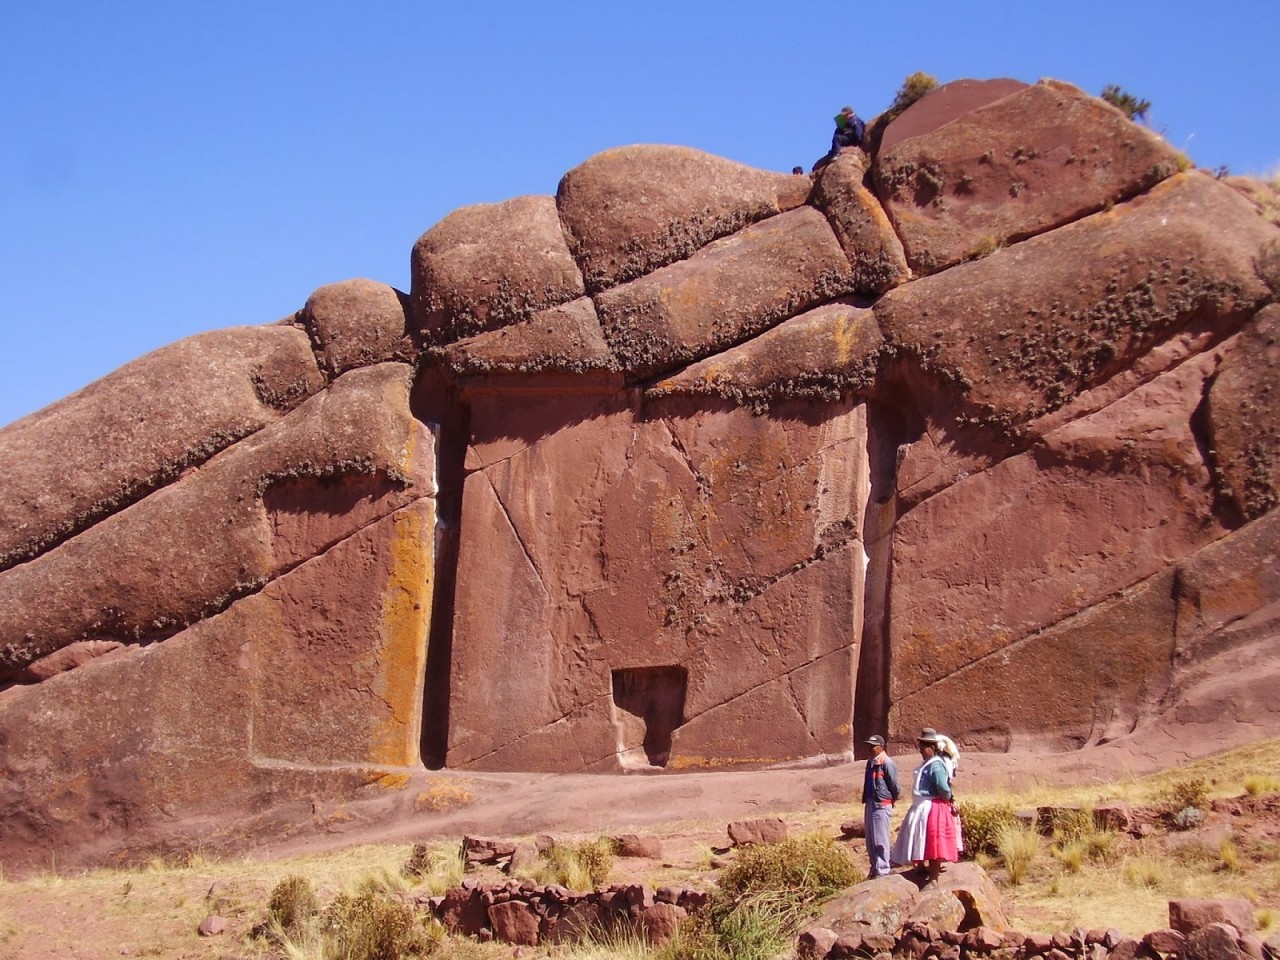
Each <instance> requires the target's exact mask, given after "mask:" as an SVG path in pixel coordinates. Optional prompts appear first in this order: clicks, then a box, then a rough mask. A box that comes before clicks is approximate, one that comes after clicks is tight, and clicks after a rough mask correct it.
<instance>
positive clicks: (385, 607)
mask: <svg viewBox="0 0 1280 960" xmlns="http://www.w3.org/2000/svg"><path fill="white" fill-rule="evenodd" d="M434 519H435V510H434V509H433V504H432V502H431V501H429V500H421V501H419V502H418V503H417V504H415V505H414V506H412V507H406V508H405V509H404V510H401V511H400V512H398V513H396V514H395V515H394V516H393V517H392V523H393V530H392V535H391V545H390V551H389V556H390V570H389V573H388V577H387V586H386V590H385V591H384V592H383V598H382V623H383V647H382V656H381V664H380V666H381V671H380V673H381V675H380V677H379V687H380V689H379V693H380V694H381V696H382V698H383V699H384V700H385V701H386V703H387V706H388V708H389V709H390V714H389V716H388V717H387V718H386V720H385V721H383V723H382V724H380V725H379V727H378V728H377V729H375V730H374V731H372V736H371V738H370V744H369V760H370V762H372V763H384V764H387V765H388V766H412V765H414V764H416V763H417V761H418V750H419V744H418V738H419V733H420V730H421V726H422V684H423V676H424V674H425V671H426V662H427V629H428V625H429V623H430V617H431V586H432V574H433V572H434V571H433V569H432V553H433V551H432V531H433V527H434Z"/></svg>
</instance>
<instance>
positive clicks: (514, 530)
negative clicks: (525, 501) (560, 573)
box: [480, 470, 551, 600]
mask: <svg viewBox="0 0 1280 960" xmlns="http://www.w3.org/2000/svg"><path fill="white" fill-rule="evenodd" d="M480 473H481V474H482V475H483V476H484V482H485V483H487V484H488V485H489V489H490V490H491V491H493V500H494V502H495V503H496V504H497V505H498V508H499V509H500V510H501V511H502V515H503V517H505V518H506V521H507V526H508V527H510V528H511V535H512V536H513V537H515V539H516V543H518V544H520V549H521V551H523V553H524V558H525V560H527V561H528V562H529V569H531V570H532V571H533V572H534V573H535V574H536V575H537V577H538V588H539V589H540V590H541V591H542V594H543V596H545V597H547V598H548V600H550V597H551V594H550V592H549V591H548V590H547V580H546V577H544V576H543V575H542V568H541V567H539V566H538V563H537V561H536V560H534V559H533V554H532V553H530V552H529V547H528V546H527V545H526V544H525V542H524V537H522V536H521V535H520V529H519V527H517V526H516V522H515V520H513V519H512V517H511V513H510V511H509V510H507V505H506V503H504V502H503V500H502V496H501V494H499V493H498V488H497V487H496V486H495V485H494V483H493V478H492V477H490V476H489V472H488V471H487V470H481V471H480Z"/></svg>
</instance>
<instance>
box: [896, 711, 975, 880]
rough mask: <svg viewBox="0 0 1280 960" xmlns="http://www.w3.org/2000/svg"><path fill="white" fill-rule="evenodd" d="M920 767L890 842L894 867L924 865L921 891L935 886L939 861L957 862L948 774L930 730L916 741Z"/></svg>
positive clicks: (949, 773) (925, 730)
mask: <svg viewBox="0 0 1280 960" xmlns="http://www.w3.org/2000/svg"><path fill="white" fill-rule="evenodd" d="M916 746H918V747H919V748H920V756H921V758H922V761H923V762H922V763H921V764H920V766H919V767H917V768H916V775H915V783H914V785H913V787H912V790H911V809H910V810H908V811H907V818H906V819H905V820H904V821H902V826H901V827H900V828H899V830H898V839H897V840H896V841H895V842H894V845H893V853H892V859H893V862H894V863H903V864H905V863H913V864H915V865H916V866H924V865H925V864H928V872H929V879H928V882H927V883H926V884H925V888H926V889H927V888H928V887H931V886H934V885H936V884H937V882H938V875H939V874H941V873H942V864H943V861H948V862H955V861H956V860H958V859H960V855H959V850H958V849H957V847H958V837H957V834H956V817H955V811H954V810H953V809H952V807H951V771H950V769H949V768H948V767H947V765H946V763H945V762H944V761H943V759H942V757H941V756H939V755H938V734H937V732H936V731H935V730H934V729H933V728H932V727H925V728H924V730H922V731H920V736H919V738H917V740H916Z"/></svg>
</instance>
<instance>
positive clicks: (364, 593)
mask: <svg viewBox="0 0 1280 960" xmlns="http://www.w3.org/2000/svg"><path fill="white" fill-rule="evenodd" d="M433 521H434V505H433V501H432V500H431V499H430V498H423V499H420V500H418V501H416V502H414V503H412V504H410V505H408V506H406V507H404V508H402V509H401V510H399V511H397V512H395V513H393V514H391V515H390V516H387V517H384V518H383V519H381V520H379V521H378V522H376V523H373V524H371V525H368V526H365V527H364V528H363V529H361V530H360V531H358V532H356V533H354V535H352V536H350V537H348V538H347V539H345V540H343V541H342V542H341V543H339V544H337V545H336V546H334V547H333V548H331V549H330V550H328V551H327V552H326V553H324V555H323V556H320V557H318V558H316V559H315V560H314V561H312V562H311V563H307V564H303V565H302V566H300V567H297V568H296V569H294V570H292V571H291V572H289V573H287V574H285V575H284V576H282V577H279V578H278V579H276V580H275V581H273V582H272V583H270V584H269V585H267V587H265V588H264V589H263V590H262V591H260V592H259V593H256V594H254V595H253V596H250V597H246V598H244V599H242V600H240V601H238V602H236V603H234V604H232V605H231V607H229V608H228V609H227V610H226V611H224V612H223V613H221V614H218V615H217V616H214V617H211V618H209V619H207V620H203V621H201V622H200V623H197V624H195V625H194V626H192V627H191V628H189V629H187V630H185V631H183V632H182V633H180V634H178V635H177V636H175V637H173V638H171V639H169V640H166V641H165V642H164V643H159V644H154V645H152V646H148V647H143V648H138V649H134V650H132V651H130V652H128V653H127V654H125V655H119V654H116V655H113V656H109V657H104V658H101V659H99V660H97V661H95V662H92V663H89V664H87V665H85V666H83V667H80V668H79V669H76V670H73V671H70V672H68V673H64V674H61V675H59V676H56V677H53V678H52V679H50V680H48V681H46V682H44V683H41V684H39V685H38V686H33V687H23V688H13V689H10V690H9V691H8V692H7V693H6V694H5V695H4V699H3V701H2V706H0V750H2V751H3V754H4V757H5V766H6V769H7V770H8V771H9V772H10V776H6V777H5V778H3V779H2V780H0V822H2V824H3V825H2V826H0V857H2V858H3V860H4V862H5V863H6V864H12V865H29V864H33V863H34V864H38V863H47V855H45V854H44V853H42V851H44V850H47V849H49V848H50V847H51V846H52V847H54V848H59V847H66V848H77V847H79V848H83V847H85V846H87V847H89V848H90V849H93V848H95V847H96V848H97V849H99V850H102V851H106V850H109V849H111V848H112V847H113V846H114V845H116V844H119V843H120V842H122V840H124V839H125V838H126V837H127V836H128V835H130V834H136V833H139V832H143V833H147V834H149V835H151V836H152V837H153V838H154V836H155V831H157V830H161V829H162V828H163V827H164V826H165V825H166V824H171V825H172V829H174V831H175V833H176V835H177V836H178V837H181V836H182V832H183V825H182V822H181V821H179V822H177V823H174V822H173V821H174V816H173V813H174V811H181V812H182V813H183V814H184V816H195V817H199V818H209V819H211V820H212V822H214V823H218V822H226V821H234V820H236V819H239V818H242V817H244V816H245V811H249V810H260V809H262V808H263V807H264V806H265V805H268V804H279V803H282V802H284V803H288V802H295V803H296V802H298V801H304V802H305V803H306V807H307V809H308V810H311V809H312V807H313V805H318V804H320V803H321V802H323V801H339V800H342V799H348V798H355V797H356V796H359V795H361V794H362V793H366V794H367V793H368V792H369V791H387V790H394V789H396V788H397V787H398V786H400V785H402V784H403V783H404V780H405V777H404V775H403V771H404V770H405V769H411V768H413V767H415V766H417V765H418V761H417V757H418V751H419V739H420V735H419V729H420V724H421V703H422V677H423V670H424V664H425V659H426V627H427V622H428V620H429V617H430V607H431V581H432V549H431V538H430V531H431V529H432V525H433ZM193 691H197V692H198V695H193ZM139 704H145V708H144V709H140V708H139ZM54 745H56V748H54ZM87 824H91V825H92V831H91V834H90V836H89V837H88V838H86V825H87ZM263 826H264V827H267V829H272V828H271V827H270V826H267V824H263ZM276 828H277V829H278V826H277V827H276ZM81 855H82V856H83V849H82V850H81Z"/></svg>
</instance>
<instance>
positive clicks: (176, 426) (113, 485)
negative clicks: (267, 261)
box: [0, 326, 322, 569]
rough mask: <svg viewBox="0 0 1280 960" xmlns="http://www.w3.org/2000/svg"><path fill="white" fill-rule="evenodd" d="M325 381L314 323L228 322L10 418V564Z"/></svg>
mask: <svg viewBox="0 0 1280 960" xmlns="http://www.w3.org/2000/svg"><path fill="white" fill-rule="evenodd" d="M321 385H322V380H321V377H320V371H319V370H318V369H317V367H316V362H315V358H314V357H313V356H312V353H311V347H310V346H309V344H308V343H307V337H306V334H304V333H303V332H302V331H300V330H296V329H293V328H291V327H279V326H277V327H261V328H254V327H244V328H237V329H234V330H218V331H215V332H213V333H202V334H197V335H196V336H194V337H190V338H188V339H186V340H182V341H179V342H178V343H175V344H172V345H170V346H167V347H162V348H161V349H159V350H156V351H155V352H154V353H149V354H147V355H146V356H145V357H142V358H140V359H138V360H135V361H133V362H132V363H129V364H126V365H125V366H123V367H121V368H120V369H119V370H117V371H115V372H114V373H112V374H108V375H107V376H106V377H103V378H102V379H101V380H99V381H97V382H96V383H93V384H90V385H89V386H87V387H85V388H84V389H83V390H80V391H79V392H77V393H74V394H72V395H71V396H69V397H67V398H66V399H64V400H59V401H58V402H57V403H55V404H52V405H51V406H48V407H46V408H45V409H43V410H40V411H38V412H36V413H33V414H31V415H30V416H27V417H23V418H22V419H21V420H19V421H17V422H16V423H13V424H10V425H9V426H8V427H6V428H5V429H4V430H3V431H0V476H3V477H4V481H3V486H2V487H0V569H4V568H7V567H10V566H12V565H13V564H15V563H18V562H20V561H23V560H29V559H31V558H32V557H34V556H36V555H37V554H39V553H40V552H42V551H43V550H46V549H48V548H49V547H51V546H53V545H54V544H57V543H59V542H61V541H62V540H64V539H66V538H67V537H69V536H71V535H73V534H75V533H77V532H78V531H80V530H83V529H85V528H86V527H88V526H90V525H91V524H93V523H94V522H95V521H97V520H100V519H102V518H103V517H104V516H107V515H109V514H110V513H112V512H114V511H115V510H118V509H120V508H121V507H124V506H127V505H128V504H130V503H132V502H133V501H135V500H137V499H138V498H140V497H142V496H144V495H146V494H147V493H150V492H151V491H152V490H154V489H156V488H157V487H160V486H163V485H164V484H166V483H169V482H170V481H172V480H173V479H175V478H176V477H177V476H178V475H179V474H181V473H182V471H184V470H186V469H187V468H189V467H192V466H195V465H198V464H200V463H203V462H204V461H206V460H208V459H209V458H210V457H212V456H213V455H214V454H216V453H217V452H218V451H219V450H222V449H223V448H225V447H227V446H228V445H230V444H232V443H235V442H236V441H237V440H240V439H242V438H244V437H247V436H249V435H250V434H252V433H254V432H256V431H258V430H260V429H262V428H263V427H265V426H267V425H268V424H270V423H274V422H275V421H277V420H279V419H280V417H282V416H283V415H284V414H285V413H287V412H288V411H289V410H291V409H292V408H293V407H295V406H297V405H298V404H299V403H300V402H301V401H303V400H305V399H306V398H307V397H308V396H310V395H311V394H313V393H315V392H316V391H317V390H319V389H320V387H321ZM160 411H163V414H161V413H160Z"/></svg>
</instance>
